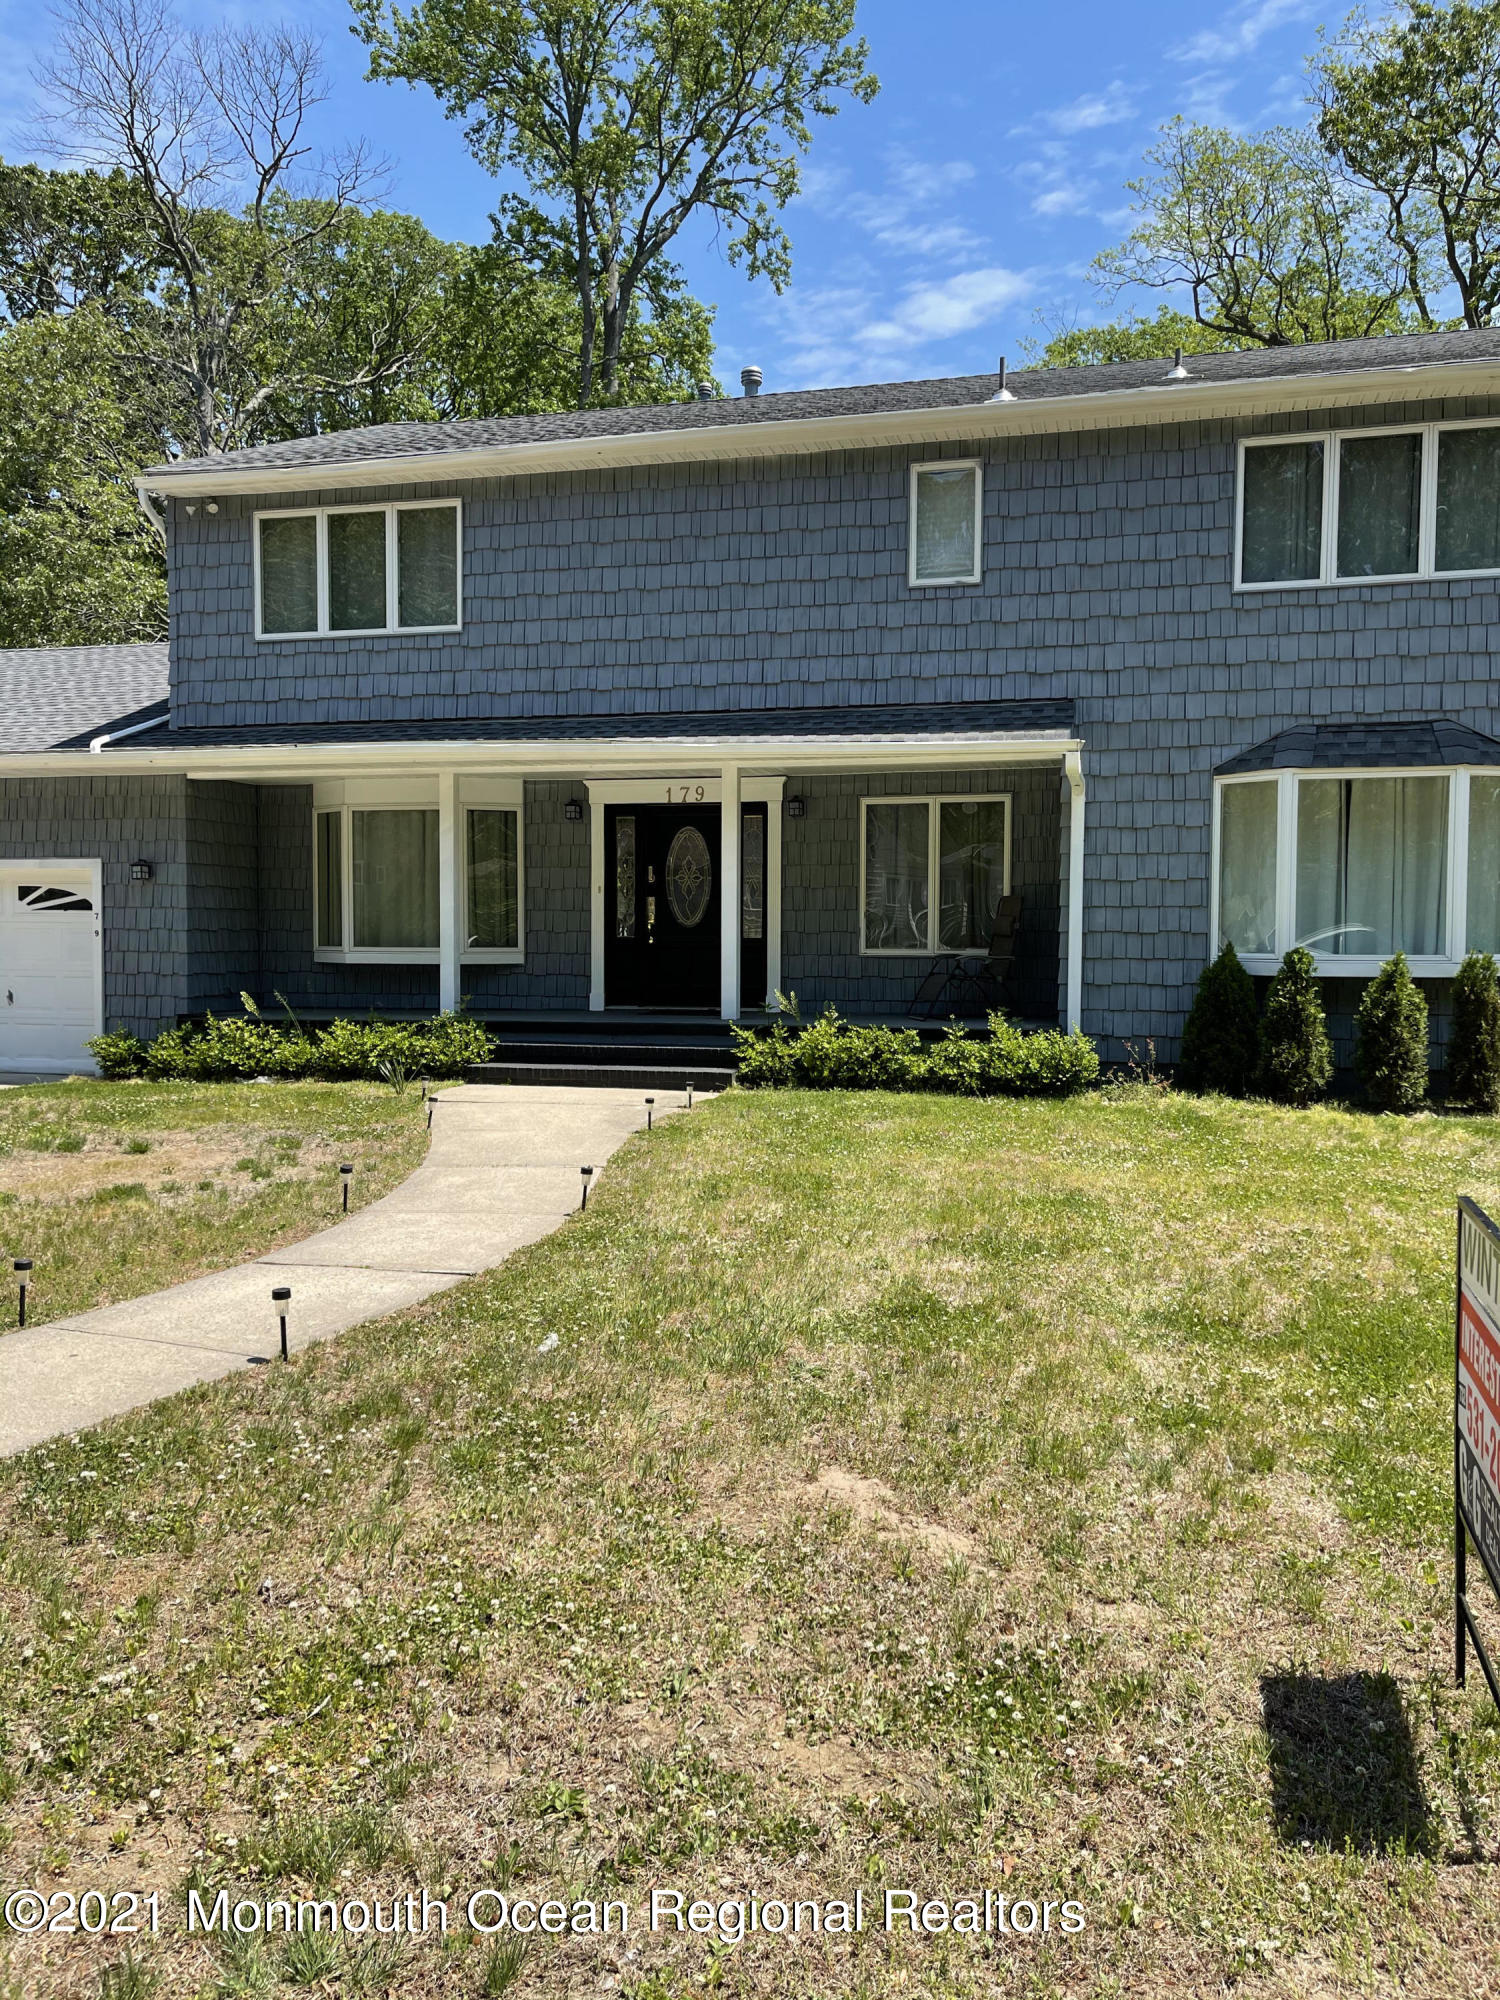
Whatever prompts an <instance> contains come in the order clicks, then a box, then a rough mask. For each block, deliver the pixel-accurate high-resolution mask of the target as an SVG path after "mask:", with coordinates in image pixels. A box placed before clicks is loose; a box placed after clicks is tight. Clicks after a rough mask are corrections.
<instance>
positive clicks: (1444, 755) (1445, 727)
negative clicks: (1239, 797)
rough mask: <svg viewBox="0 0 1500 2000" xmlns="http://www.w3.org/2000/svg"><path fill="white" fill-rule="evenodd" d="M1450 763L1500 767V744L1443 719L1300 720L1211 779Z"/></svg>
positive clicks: (1233, 760)
mask: <svg viewBox="0 0 1500 2000" xmlns="http://www.w3.org/2000/svg"><path fill="white" fill-rule="evenodd" d="M1449 764H1500V742H1497V741H1496V739H1495V738H1494V737H1493V736H1485V735H1483V734H1482V733H1481V732H1480V731H1479V730H1477V729H1470V728H1469V726H1468V724H1467V723H1463V722H1454V721H1451V720H1450V719H1449V718H1448V717H1447V716H1445V715H1439V716H1434V717H1432V718H1430V719H1429V720H1426V721H1421V722H1302V723H1298V724H1297V725H1296V726H1295V727H1294V728H1291V729H1283V730H1282V731H1280V733H1279V734H1278V735H1275V736H1268V737H1267V738H1266V740H1265V742H1264V743H1257V744H1255V745H1254V746H1253V747H1252V748H1251V749H1249V750H1242V751H1241V752H1240V754H1239V755H1238V756H1237V757H1231V758H1230V759H1229V760H1228V761H1227V762H1226V763H1223V764H1220V765H1219V766H1218V769H1217V772H1216V776H1218V777H1221V778H1233V777H1242V776H1244V775H1245V774H1246V773H1247V772H1250V771H1299V770H1300V771H1349V770H1358V769H1359V768H1360V767H1361V766H1365V767H1368V768H1372V769H1377V770H1381V769H1385V770H1388V769H1392V768H1399V767H1401V766H1403V765H1404V766H1416V767H1418V768H1421V767H1424V766H1426V765H1449Z"/></svg>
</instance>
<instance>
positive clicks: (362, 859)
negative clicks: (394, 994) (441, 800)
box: [350, 811, 438, 951]
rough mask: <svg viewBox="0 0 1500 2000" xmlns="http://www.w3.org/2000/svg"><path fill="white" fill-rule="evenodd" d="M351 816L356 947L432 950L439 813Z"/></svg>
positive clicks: (435, 923) (435, 925)
mask: <svg viewBox="0 0 1500 2000" xmlns="http://www.w3.org/2000/svg"><path fill="white" fill-rule="evenodd" d="M350 817H351V819H352V820H353V823H354V824H353V833H354V845H353V854H352V863H353V875H354V943H355V947H356V948H357V949H361V950H365V949H371V948H376V947H385V948H388V949H400V950H406V951H417V950H432V951H435V950H436V949H437V943H438V816H437V814H436V813H435V812H425V811H423V812H356V813H353V814H351V815H350Z"/></svg>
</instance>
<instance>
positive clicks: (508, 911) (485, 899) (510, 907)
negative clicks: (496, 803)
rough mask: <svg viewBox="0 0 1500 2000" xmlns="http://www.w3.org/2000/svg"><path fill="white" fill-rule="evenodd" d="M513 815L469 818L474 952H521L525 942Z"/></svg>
mask: <svg viewBox="0 0 1500 2000" xmlns="http://www.w3.org/2000/svg"><path fill="white" fill-rule="evenodd" d="M517 817H518V816H517V815H516V814H515V813H513V812H469V813H468V814H466V818H467V820H468V830H467V852H466V856H465V860H466V866H467V880H466V887H467V908H468V916H469V923H468V939H467V943H468V946H469V948H470V949H471V950H474V951H516V950H518V949H519V948H520V942H521V918H520V873H519V869H518V866H517V859H518V856H517V841H516V824H517Z"/></svg>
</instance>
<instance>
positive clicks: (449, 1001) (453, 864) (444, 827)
mask: <svg viewBox="0 0 1500 2000" xmlns="http://www.w3.org/2000/svg"><path fill="white" fill-rule="evenodd" d="M437 782H438V1007H439V1009H440V1010H441V1012H443V1013H444V1014H451V1013H452V1012H453V1010H454V1008H455V1007H456V1006H457V1005H458V997H459V959H460V956H461V952H462V943H461V940H460V937H459V908H458V888H459V856H458V835H459V823H458V822H459V814H458V779H457V778H456V777H455V776H454V774H453V772H452V771H440V772H439V773H438V781H437Z"/></svg>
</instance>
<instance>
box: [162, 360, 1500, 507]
mask: <svg viewBox="0 0 1500 2000" xmlns="http://www.w3.org/2000/svg"><path fill="white" fill-rule="evenodd" d="M1454 361H1500V329H1491V328H1480V329H1470V328H1466V327H1465V328H1460V329H1458V330H1456V331H1452V332H1447V333H1418V334H1394V335H1388V336H1386V337H1384V338H1381V339H1376V340H1340V341H1318V342H1309V343H1308V344H1306V345H1304V346H1298V347H1258V348H1252V349H1248V350H1241V351H1237V352H1234V353H1229V354H1193V355H1189V356H1188V357H1187V358H1186V361H1185V363H1184V365H1185V367H1186V368H1187V371H1188V377H1189V381H1190V382H1196V383H1197V384H1199V386H1200V387H1201V386H1202V385H1203V384H1205V383H1215V382H1225V383H1228V382H1258V381H1273V380H1278V379H1282V378H1291V377H1296V376H1308V375H1333V374H1342V373H1344V372H1346V371H1349V370H1358V369H1362V368H1406V367H1422V366H1433V365H1436V364H1438V363H1441V362H1454ZM1170 366H1171V364H1170V362H1167V361H1162V360H1153V361H1124V362H1114V363H1108V364H1106V365H1103V366H1099V367H1093V368H1025V369H1018V370H1016V372H1015V373H1013V374H1011V375H1009V376H1008V377H1007V386H1008V387H1009V388H1010V390H1011V392H1012V394H1013V395H1014V396H1015V398H1016V400H1017V401H1018V402H1022V403H1025V402H1030V401H1036V400H1041V399H1045V398H1048V397H1055V396H1093V395H1101V394H1107V393H1109V392H1111V391H1120V390H1129V389H1141V390H1146V389H1154V390H1159V389H1160V388H1161V386H1162V384H1163V382H1164V381H1165V379H1166V375H1167V370H1168V369H1169V367H1170ZM995 383H996V378H995V376H994V375H992V374H989V375H956V376H946V377H940V378H935V379H933V380H930V381H922V382H877V383H864V384H858V385H855V386H852V387H849V388H842V389H794V390H787V391H781V392H779V393H776V392H773V393H771V394H769V395H759V396H727V397H723V398H720V399H718V400H716V401H713V402H706V403H705V402H689V403H656V404H648V405H645V406H642V407H634V408H628V409H607V410H562V411H556V412H550V413H547V414H544V415H540V416H528V417H488V418H480V419H476V420H473V421H469V422H464V423H432V424H419V423H408V424H374V425H371V426H369V427H367V428H365V429H363V430H348V431H334V432H331V433H329V434H328V435H326V436H322V437H309V438H291V439H289V440H287V441H286V442H285V443H282V444H266V445H254V446H251V447H250V448H249V449H247V450H244V451H235V452H228V453H226V454H225V455H224V456H223V457H222V458H216V459H215V460H214V461H213V470H214V472H215V473H221V472H239V471H244V472H256V471H263V472H283V471H288V470H291V469H294V468H296V467H299V466H317V465H335V464H337V465H347V464H358V463H359V462H360V461H361V460H364V459H370V460H377V459H392V458H396V459H400V458H421V457H424V456H426V455H428V454H431V453H436V452H452V451H486V450H496V449H503V448H504V447H506V446H511V445H528V444H548V443H559V442H566V441H570V440H574V439H581V438H609V437H638V436H642V435H644V434H646V433H650V432H663V431H695V430H698V431H722V430H726V429H735V428H742V427H744V428H753V427H754V426H756V425H758V424H769V423H785V422H787V421H788V420H793V421H795V420H798V419H810V418H814V417H840V416H846V417H860V416H879V415H895V414H899V413H901V412H903V411H908V410H942V409H958V408H962V407H964V406H965V405H967V404H975V405H978V404H981V403H987V402H989V401H990V400H991V399H992V398H993V396H994V394H995ZM1184 386H1186V385H1184ZM187 469H188V466H187V464H186V462H183V461H179V462H178V464H177V465H176V466H170V465H167V466H153V467H151V468H150V471H148V472H146V473H144V474H142V477H143V478H145V479H149V478H150V477H151V476H152V474H153V473H159V474H167V473H171V472H173V471H185V470H187Z"/></svg>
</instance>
